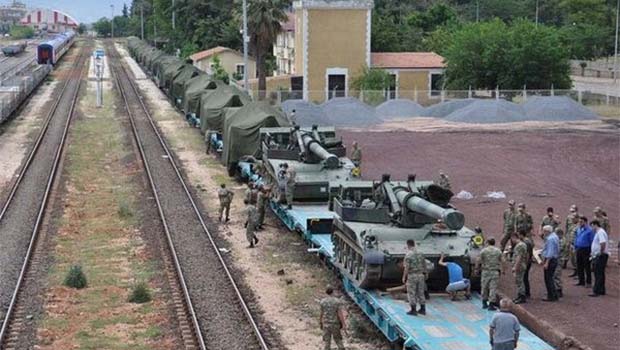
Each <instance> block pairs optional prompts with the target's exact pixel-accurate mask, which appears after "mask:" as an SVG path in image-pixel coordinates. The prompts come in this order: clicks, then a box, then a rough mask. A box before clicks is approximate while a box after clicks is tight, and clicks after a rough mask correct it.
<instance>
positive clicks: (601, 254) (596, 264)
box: [588, 219, 609, 297]
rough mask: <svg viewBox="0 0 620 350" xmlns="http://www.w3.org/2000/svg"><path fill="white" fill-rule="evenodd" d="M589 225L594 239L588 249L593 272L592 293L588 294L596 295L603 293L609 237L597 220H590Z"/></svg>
mask: <svg viewBox="0 0 620 350" xmlns="http://www.w3.org/2000/svg"><path fill="white" fill-rule="evenodd" d="M590 226H591V227H592V230H593V231H594V239H593V240H592V247H591V249H590V251H591V255H592V270H593V272H594V287H592V294H589V295H588V296H591V297H598V296H601V295H605V267H606V266H607V259H609V247H608V245H609V244H608V243H609V238H608V237H607V232H605V230H603V228H602V227H601V223H600V222H599V221H598V220H596V219H595V220H592V222H590Z"/></svg>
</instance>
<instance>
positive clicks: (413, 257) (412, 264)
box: [403, 239, 426, 316]
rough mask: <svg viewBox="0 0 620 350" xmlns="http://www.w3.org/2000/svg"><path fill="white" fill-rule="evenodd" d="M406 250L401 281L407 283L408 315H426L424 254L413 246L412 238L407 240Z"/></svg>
mask: <svg viewBox="0 0 620 350" xmlns="http://www.w3.org/2000/svg"><path fill="white" fill-rule="evenodd" d="M407 249H408V252H407V254H406V255H405V260H404V261H403V264H404V266H405V271H403V283H406V284H407V298H408V299H409V305H411V310H409V312H407V314H409V315H413V316H416V315H417V314H418V313H420V314H421V315H426V300H425V298H424V285H425V284H426V276H425V275H426V261H425V260H424V256H423V255H422V254H421V253H419V252H418V251H417V250H416V248H415V242H414V241H413V240H412V239H409V240H407ZM417 304H420V310H417V308H416V307H417Z"/></svg>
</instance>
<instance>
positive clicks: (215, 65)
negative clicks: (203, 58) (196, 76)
mask: <svg viewBox="0 0 620 350" xmlns="http://www.w3.org/2000/svg"><path fill="white" fill-rule="evenodd" d="M211 75H212V76H213V78H215V79H217V80H221V81H223V82H225V83H226V84H228V83H229V81H230V79H229V77H228V73H227V72H226V71H225V70H224V67H222V61H220V58H219V57H218V56H217V55H215V56H214V57H213V60H211Z"/></svg>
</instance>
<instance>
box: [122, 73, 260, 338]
mask: <svg viewBox="0 0 620 350" xmlns="http://www.w3.org/2000/svg"><path fill="white" fill-rule="evenodd" d="M121 70H122V71H123V73H124V74H125V76H126V77H127V81H128V82H129V85H130V86H131V88H132V90H133V92H134V93H135V95H136V96H137V97H138V98H137V99H138V101H139V102H140V106H141V107H142V108H141V109H142V111H143V112H144V114H145V116H146V117H147V120H148V122H149V124H150V125H151V127H152V129H153V132H154V133H155V135H156V136H157V138H158V140H159V142H160V144H161V146H162V148H163V149H164V151H165V152H166V157H167V159H168V160H169V161H170V164H171V165H172V167H173V169H174V171H175V173H176V175H177V178H178V180H179V183H180V184H181V185H182V186H183V189H184V191H185V194H186V196H187V198H188V200H189V202H190V203H191V205H192V208H193V210H194V213H195V214H196V217H197V218H198V220H199V221H200V224H201V226H202V230H203V231H204V233H205V235H206V236H207V238H208V239H209V242H210V244H211V246H212V247H213V250H214V252H215V254H216V255H217V257H218V259H219V261H220V263H221V265H222V268H223V269H224V271H225V272H226V276H227V277H228V280H229V281H230V283H231V285H232V287H233V289H234V290H235V294H236V296H237V299H238V301H239V303H240V305H241V307H242V308H243V311H244V313H245V316H246V318H247V320H248V322H249V323H250V325H251V326H252V329H253V331H254V335H255V336H256V339H257V340H258V342H259V343H260V346H261V348H262V349H263V350H269V346H268V345H267V342H266V341H265V339H264V337H263V335H262V333H261V331H260V329H259V327H258V324H257V323H256V321H255V320H254V316H253V315H252V313H251V311H250V308H249V307H248V305H247V303H246V302H245V299H244V298H243V295H242V294H241V291H240V290H239V287H238V286H237V283H236V282H235V279H234V278H233V276H232V274H231V273H230V270H229V269H228V266H227V265H226V262H225V261H224V258H223V257H222V254H220V251H219V249H218V246H217V244H216V243H215V241H214V239H213V236H212V235H211V232H209V229H208V228H207V225H206V224H205V221H204V219H203V217H202V214H201V213H200V210H199V209H198V206H197V205H196V202H195V201H194V199H193V197H192V195H191V193H190V191H189V189H188V187H187V184H186V183H185V180H184V179H183V176H182V175H181V172H180V170H179V167H178V166H177V164H176V162H175V160H174V157H173V155H172V153H171V152H170V149H169V148H168V145H167V143H166V141H165V140H164V138H163V137H162V135H161V133H160V132H159V129H158V128H157V126H156V125H155V122H154V121H153V117H152V116H151V113H150V112H149V109H148V107H147V106H146V105H145V104H144V101H143V99H142V96H141V94H140V92H139V91H138V88H137V87H136V85H135V83H134V82H133V81H132V80H131V79H130V78H129V74H128V73H127V70H126V69H125V67H124V66H122V65H121ZM121 90H122V89H121ZM127 108H129V106H127ZM130 114H131V113H130ZM131 124H132V127H133V131H134V135H135V137H136V139H137V140H138V144H139V145H140V141H139V137H138V135H137V129H136V127H135V124H134V122H133V120H132V121H131ZM140 153H141V154H142V158H143V160H144V161H145V166H146V159H145V155H144V153H143V150H142V146H141V145H140ZM146 167H147V169H148V166H146ZM147 173H149V180H150V182H151V187H152V188H153V192H154V193H155V198H156V201H157V205H158V210H159V212H160V216H162V220H163V221H165V218H164V214H163V209H162V207H161V205H160V203H159V200H158V199H157V198H158V197H157V191H156V189H155V184H154V183H153V180H152V178H151V177H150V171H149V170H147ZM166 232H167V234H168V231H167V229H166ZM168 239H169V241H170V242H171V237H170V235H169V234H168ZM175 264H179V263H178V260H177V257H176V256H175ZM178 267H179V269H180V265H178ZM185 288H186V287H185V286H184V289H185ZM198 329H200V328H198Z"/></svg>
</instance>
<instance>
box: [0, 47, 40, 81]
mask: <svg viewBox="0 0 620 350" xmlns="http://www.w3.org/2000/svg"><path fill="white" fill-rule="evenodd" d="M36 58H37V57H36V54H35V53H34V52H24V53H22V54H21V55H19V56H14V57H4V60H2V61H0V81H2V80H5V79H8V78H11V77H12V76H14V75H16V74H18V73H19V72H21V71H23V70H24V69H25V68H26V67H28V66H30V65H31V64H34V63H35V61H36Z"/></svg>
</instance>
